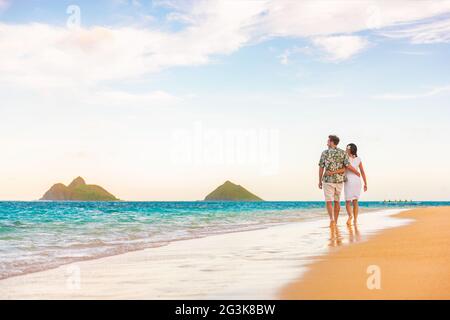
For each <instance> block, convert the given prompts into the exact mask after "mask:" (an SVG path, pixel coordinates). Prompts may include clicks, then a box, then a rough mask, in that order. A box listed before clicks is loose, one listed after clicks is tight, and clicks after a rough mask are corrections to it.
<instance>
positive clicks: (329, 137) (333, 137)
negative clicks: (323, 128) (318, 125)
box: [328, 134, 339, 146]
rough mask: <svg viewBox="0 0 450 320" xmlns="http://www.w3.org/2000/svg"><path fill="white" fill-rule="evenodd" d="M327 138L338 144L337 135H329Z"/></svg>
mask: <svg viewBox="0 0 450 320" xmlns="http://www.w3.org/2000/svg"><path fill="white" fill-rule="evenodd" d="M328 139H330V141H331V142H333V143H334V145H335V146H337V145H338V144H339V137H338V136H336V135H334V134H331V135H329V136H328Z"/></svg>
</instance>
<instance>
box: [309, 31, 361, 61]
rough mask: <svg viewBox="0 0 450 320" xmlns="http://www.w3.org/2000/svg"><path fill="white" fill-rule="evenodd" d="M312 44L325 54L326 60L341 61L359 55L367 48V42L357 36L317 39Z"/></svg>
mask: <svg viewBox="0 0 450 320" xmlns="http://www.w3.org/2000/svg"><path fill="white" fill-rule="evenodd" d="M313 44H314V45H315V46H317V47H318V48H320V49H322V50H323V51H324V52H325V53H326V59H327V60H331V61H342V60H346V59H349V58H350V57H352V56H354V55H356V54H358V53H360V52H361V51H363V50H364V49H366V48H367V47H368V46H369V41H367V40H366V39H365V38H363V37H359V36H331V37H317V38H314V39H313Z"/></svg>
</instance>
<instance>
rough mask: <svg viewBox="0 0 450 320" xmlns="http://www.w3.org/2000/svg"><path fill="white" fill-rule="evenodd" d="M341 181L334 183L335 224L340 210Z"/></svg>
mask: <svg viewBox="0 0 450 320" xmlns="http://www.w3.org/2000/svg"><path fill="white" fill-rule="evenodd" d="M342 186H343V183H334V184H333V187H334V188H333V190H334V222H335V223H336V224H337V222H338V218H339V212H340V211H341V203H340V201H341V192H342Z"/></svg>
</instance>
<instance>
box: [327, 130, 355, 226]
mask: <svg viewBox="0 0 450 320" xmlns="http://www.w3.org/2000/svg"><path fill="white" fill-rule="evenodd" d="M338 144H339V138H338V137H337V136H335V135H330V136H328V141H327V146H328V149H327V150H325V151H324V152H322V155H321V156H320V160H319V189H323V193H324V196H325V202H326V207H327V211H328V215H329V217H330V226H334V225H336V223H337V220H338V217H339V211H340V210H341V206H340V204H339V201H340V199H341V192H342V189H343V186H344V180H345V168H346V167H348V166H349V165H350V162H349V159H348V155H347V153H345V151H344V150H342V149H339V148H338V147H337V146H338ZM333 203H334V208H333Z"/></svg>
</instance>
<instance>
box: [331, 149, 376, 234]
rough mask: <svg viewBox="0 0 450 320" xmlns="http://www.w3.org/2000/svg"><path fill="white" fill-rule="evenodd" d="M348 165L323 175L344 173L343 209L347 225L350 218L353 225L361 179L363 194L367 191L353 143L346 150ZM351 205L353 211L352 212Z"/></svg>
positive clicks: (362, 168) (360, 162)
mask: <svg viewBox="0 0 450 320" xmlns="http://www.w3.org/2000/svg"><path fill="white" fill-rule="evenodd" d="M346 152H347V156H348V159H349V162H350V165H348V166H347V168H346V169H340V170H336V171H329V172H326V173H325V174H337V173H345V183H344V193H345V207H346V209H347V214H348V220H347V225H351V223H352V218H353V222H354V224H356V223H357V221H358V211H359V204H358V200H359V197H360V195H361V179H360V177H362V178H363V181H364V192H366V191H367V178H366V173H365V171H364V167H363V164H362V161H361V158H360V157H358V147H357V146H356V144H354V143H349V144H348V145H347V148H346ZM352 205H353V210H352Z"/></svg>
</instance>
